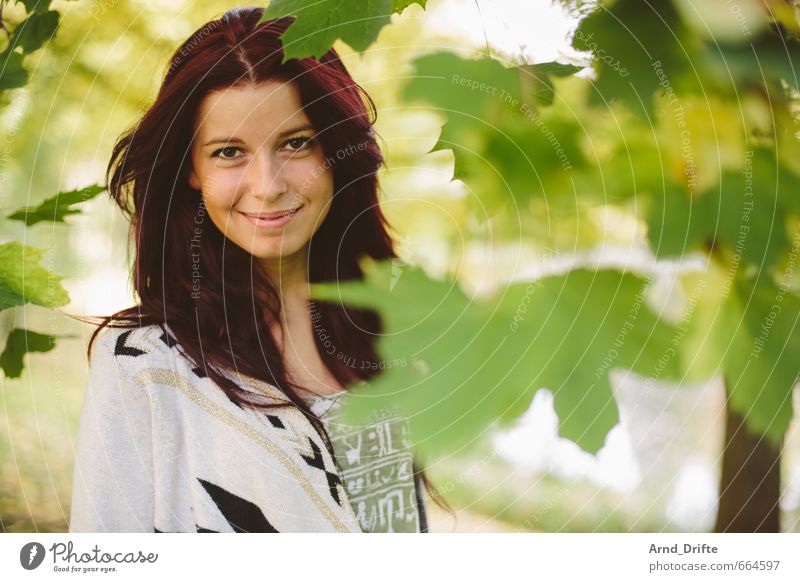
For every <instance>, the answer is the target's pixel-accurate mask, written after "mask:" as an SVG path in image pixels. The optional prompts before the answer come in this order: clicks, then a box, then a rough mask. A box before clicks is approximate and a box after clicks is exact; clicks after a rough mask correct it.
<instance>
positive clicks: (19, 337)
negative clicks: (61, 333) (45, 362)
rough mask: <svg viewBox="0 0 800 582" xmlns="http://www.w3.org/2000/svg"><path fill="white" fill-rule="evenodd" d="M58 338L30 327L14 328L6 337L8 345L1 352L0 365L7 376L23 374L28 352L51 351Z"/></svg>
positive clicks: (15, 376)
mask: <svg viewBox="0 0 800 582" xmlns="http://www.w3.org/2000/svg"><path fill="white" fill-rule="evenodd" d="M55 342H56V338H55V336H52V335H44V334H41V333H36V332H35V331H30V330H28V329H19V328H14V329H12V330H11V331H10V332H9V334H8V338H7V339H6V347H5V349H4V350H3V353H2V354H0V367H1V368H3V372H4V373H5V375H6V378H19V377H20V376H21V375H22V368H23V359H24V356H25V354H26V353H28V352H49V351H50V350H52V349H53V348H54V347H55Z"/></svg>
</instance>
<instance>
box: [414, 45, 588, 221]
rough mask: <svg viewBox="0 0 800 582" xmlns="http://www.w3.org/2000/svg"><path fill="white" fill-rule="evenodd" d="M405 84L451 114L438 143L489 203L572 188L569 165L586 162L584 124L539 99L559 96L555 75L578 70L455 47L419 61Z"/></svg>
mask: <svg viewBox="0 0 800 582" xmlns="http://www.w3.org/2000/svg"><path fill="white" fill-rule="evenodd" d="M414 64H415V68H416V75H415V77H414V79H413V80H412V81H410V82H409V83H408V84H407V85H406V87H405V89H404V94H405V97H406V98H407V99H409V100H423V101H426V102H427V103H429V104H431V105H433V106H434V107H437V108H438V109H440V110H441V111H442V113H444V114H445V115H446V116H447V122H446V123H445V125H444V126H443V127H442V128H441V132H440V135H439V139H438V141H437V143H436V144H435V145H434V147H433V148H432V150H431V151H439V150H453V154H454V158H455V165H454V168H453V179H458V180H462V181H464V182H465V183H466V184H467V185H468V186H469V188H470V189H471V190H472V191H473V192H475V193H477V195H478V197H479V198H480V200H481V204H482V205H487V206H489V207H490V208H491V207H498V206H499V207H502V206H505V205H507V204H508V203H509V201H510V196H509V193H510V194H512V195H513V196H515V197H517V198H519V199H520V200H522V201H524V200H525V199H527V198H530V197H532V196H536V195H539V196H542V195H544V194H545V193H547V192H548V191H549V192H564V191H567V192H571V191H572V188H571V185H570V183H569V176H568V175H567V172H568V171H569V170H570V169H571V168H573V167H574V166H580V165H581V164H583V163H584V156H583V154H582V152H581V150H580V148H579V147H578V139H579V137H580V131H581V128H580V126H579V124H578V122H577V121H576V120H575V119H574V117H572V118H565V117H564V116H562V115H561V114H560V112H557V113H554V112H552V111H551V109H550V108H546V109H542V110H540V109H539V107H538V106H539V105H541V104H542V103H546V102H552V98H553V95H552V90H553V85H552V77H558V76H567V75H570V74H573V73H574V72H575V71H577V70H578V67H575V66H573V65H562V64H560V63H542V64H539V65H530V66H525V67H512V68H506V67H504V66H502V65H501V64H500V63H499V62H497V61H495V60H493V59H480V60H464V59H461V58H459V57H457V56H455V55H452V54H448V53H439V54H434V55H428V56H425V57H421V58H419V59H417V60H415V61H414Z"/></svg>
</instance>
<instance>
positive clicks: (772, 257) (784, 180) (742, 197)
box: [648, 148, 800, 267]
mask: <svg viewBox="0 0 800 582" xmlns="http://www.w3.org/2000/svg"><path fill="white" fill-rule="evenodd" d="M748 160H749V162H748V164H747V165H746V166H745V167H744V168H743V171H742V172H731V171H726V172H723V173H722V177H721V181H720V184H719V185H718V186H716V187H714V188H712V189H711V190H709V191H706V192H703V193H701V194H698V195H695V196H692V195H690V194H688V193H687V192H686V191H685V190H683V189H681V188H679V187H677V186H675V185H673V184H670V183H667V186H666V187H665V188H664V190H662V194H661V196H656V197H655V198H654V200H653V203H652V206H651V209H650V214H649V216H648V225H649V227H648V238H649V239H650V246H651V247H652V248H653V249H654V251H655V253H656V255H657V256H660V257H668V256H674V255H681V254H683V253H684V252H687V251H691V250H695V249H696V247H698V246H699V245H700V244H701V243H704V242H708V241H712V240H713V241H714V243H715V245H716V244H723V245H725V247H726V248H727V249H728V251H729V252H730V253H731V254H734V255H736V256H738V257H739V258H740V259H741V260H742V261H743V262H745V263H750V264H753V265H756V266H758V267H771V266H773V265H774V264H775V263H776V262H777V261H778V259H779V258H780V257H781V256H782V255H783V253H785V252H786V250H787V248H788V247H789V239H788V237H787V235H786V230H785V219H786V214H787V212H788V211H798V210H800V203H798V197H797V192H798V190H800V178H798V177H797V176H795V175H794V174H793V173H791V172H789V171H787V170H786V169H785V168H783V167H782V166H779V165H778V162H777V160H776V158H775V156H774V154H773V152H772V151H770V150H768V149H764V148H759V149H756V150H753V153H752V157H750V158H748Z"/></svg>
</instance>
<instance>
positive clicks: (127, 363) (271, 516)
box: [70, 325, 361, 532]
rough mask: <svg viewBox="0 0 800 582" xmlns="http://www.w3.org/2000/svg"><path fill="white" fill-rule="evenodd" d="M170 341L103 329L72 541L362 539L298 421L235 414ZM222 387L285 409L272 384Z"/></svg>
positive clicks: (245, 381) (316, 442)
mask: <svg viewBox="0 0 800 582" xmlns="http://www.w3.org/2000/svg"><path fill="white" fill-rule="evenodd" d="M165 329H166V331H165ZM167 332H168V328H162V327H160V326H157V325H152V326H147V327H142V328H137V329H121V328H107V329H104V330H103V331H102V332H101V333H100V334H99V335H98V337H97V339H96V340H95V344H94V346H93V348H92V358H91V363H90V371H89V381H88V387H87V392H86V397H85V401H84V405H83V411H82V415H81V421H80V429H79V433H78V440H77V446H76V451H75V473H74V482H73V497H72V515H71V519H70V532H359V531H361V527H360V525H359V521H358V519H357V518H356V515H355V513H354V512H353V509H352V508H351V505H350V503H349V502H348V498H347V496H346V491H345V488H344V486H343V483H342V480H341V478H340V476H339V475H338V473H337V469H336V465H335V464H334V462H333V459H332V458H331V456H330V454H329V453H328V450H327V449H326V447H325V446H324V443H323V441H322V439H321V437H320V436H319V434H318V433H317V432H316V430H315V429H314V427H313V425H312V424H311V423H310V422H309V420H308V419H307V418H306V417H305V415H304V414H303V413H302V412H301V411H300V410H299V409H297V408H296V407H291V408H280V409H274V410H268V411H253V410H248V409H242V408H240V407H239V406H236V405H235V404H234V403H232V402H231V401H230V400H229V399H228V398H227V397H226V395H225V394H224V392H223V391H222V390H221V389H220V388H219V386H217V385H216V384H215V383H214V382H212V381H211V379H210V378H208V377H206V375H205V374H204V372H203V371H202V370H201V369H199V368H196V367H193V366H192V363H191V362H190V361H189V360H188V359H186V358H185V357H184V356H183V355H181V354H180V353H179V351H178V348H177V347H175V344H174V340H171V338H170V337H169V336H168V335H167ZM226 376H227V377H230V378H231V380H234V381H236V382H237V384H239V386H241V387H242V388H243V389H245V390H248V391H252V392H256V393H260V394H265V395H267V396H269V397H270V398H274V399H275V401H285V400H286V398H285V397H284V396H283V395H282V394H281V393H280V392H279V391H278V390H277V389H276V388H275V387H273V386H271V385H269V384H265V383H263V382H260V381H258V380H256V379H253V378H250V377H247V376H243V375H240V374H235V373H230V374H228V373H226Z"/></svg>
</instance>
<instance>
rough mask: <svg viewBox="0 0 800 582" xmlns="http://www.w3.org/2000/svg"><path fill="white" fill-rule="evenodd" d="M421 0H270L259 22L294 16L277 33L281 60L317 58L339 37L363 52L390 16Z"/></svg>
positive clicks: (421, 2) (421, 4)
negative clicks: (312, 0) (280, 46)
mask: <svg viewBox="0 0 800 582" xmlns="http://www.w3.org/2000/svg"><path fill="white" fill-rule="evenodd" d="M414 3H416V4H419V5H420V6H422V7H423V8H424V7H425V0H316V1H314V2H308V1H307V0H271V2H270V3H269V5H268V6H267V8H266V10H265V11H264V15H263V16H262V18H261V20H260V22H263V21H265V20H272V19H275V18H283V17H284V16H294V17H295V20H294V22H293V23H292V24H291V25H290V26H289V27H288V28H287V29H286V32H285V33H283V34H282V35H281V41H282V43H283V50H284V62H286V61H287V60H289V59H292V58H303V57H309V56H310V57H314V58H317V59H318V58H320V57H321V56H322V55H324V54H325V53H326V52H328V50H330V48H331V47H332V46H333V43H334V42H335V41H336V40H338V39H341V40H343V41H344V42H346V43H347V44H348V45H350V46H351V47H352V48H353V49H355V50H357V51H360V52H363V51H365V50H367V48H369V46H370V45H371V44H372V43H374V42H375V41H376V40H377V38H378V33H379V32H380V31H381V29H382V28H383V27H384V26H386V25H387V24H389V21H390V18H391V15H392V14H393V13H395V12H402V11H403V10H404V9H405V8H406V7H407V6H409V5H411V4H414Z"/></svg>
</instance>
